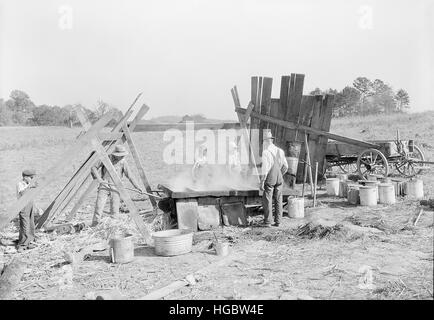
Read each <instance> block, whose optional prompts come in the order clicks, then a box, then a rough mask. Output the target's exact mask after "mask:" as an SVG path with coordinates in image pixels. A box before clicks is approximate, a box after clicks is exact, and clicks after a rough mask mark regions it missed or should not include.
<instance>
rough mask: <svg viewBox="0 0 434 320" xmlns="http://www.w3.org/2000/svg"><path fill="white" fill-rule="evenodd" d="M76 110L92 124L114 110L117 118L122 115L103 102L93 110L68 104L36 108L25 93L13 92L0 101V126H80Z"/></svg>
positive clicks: (99, 102) (79, 105)
mask: <svg viewBox="0 0 434 320" xmlns="http://www.w3.org/2000/svg"><path fill="white" fill-rule="evenodd" d="M76 108H81V109H82V110H83V111H84V113H85V114H86V116H87V118H88V119H89V121H91V122H92V123H94V122H95V121H97V120H98V119H99V118H101V117H102V116H103V115H104V114H105V113H107V112H109V111H111V110H114V111H115V112H116V113H117V116H118V117H119V116H121V115H122V112H121V111H120V110H119V109H117V108H116V107H114V106H112V105H110V104H109V103H107V102H104V101H103V100H98V101H97V102H96V105H95V106H94V108H93V110H92V109H89V108H86V107H84V106H82V105H81V104H74V105H72V104H68V105H65V106H63V107H59V106H49V105H46V104H42V105H38V106H37V105H35V104H34V103H33V101H32V100H31V99H30V97H29V95H28V94H27V93H25V92H24V91H21V90H13V91H12V92H11V94H10V95H9V99H7V100H4V99H0V126H14V125H19V126H67V127H71V128H72V127H74V126H81V124H80V121H79V120H78V118H77V114H76V112H75V109H76ZM114 123H115V120H112V121H111V122H110V123H109V124H108V125H113V124H114Z"/></svg>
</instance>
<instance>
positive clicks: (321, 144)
mask: <svg viewBox="0 0 434 320" xmlns="http://www.w3.org/2000/svg"><path fill="white" fill-rule="evenodd" d="M333 100H334V95H329V94H327V95H326V96H325V97H324V100H323V103H322V110H321V117H320V122H319V128H318V129H320V130H323V131H326V132H329V131H330V125H331V120H332V114H333ZM327 142H328V138H327V137H324V136H319V137H318V144H317V148H316V152H315V158H314V159H315V160H314V162H315V161H317V162H318V173H319V176H320V177H321V178H322V176H323V172H324V170H325V167H324V165H325V154H326V150H327ZM314 162H313V163H314Z"/></svg>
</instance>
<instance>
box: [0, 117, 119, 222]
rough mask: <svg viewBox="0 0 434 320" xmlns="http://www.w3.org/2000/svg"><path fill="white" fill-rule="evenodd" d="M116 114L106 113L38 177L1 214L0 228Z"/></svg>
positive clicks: (52, 179)
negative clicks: (32, 185) (32, 186)
mask: <svg viewBox="0 0 434 320" xmlns="http://www.w3.org/2000/svg"><path fill="white" fill-rule="evenodd" d="M114 116H115V113H114V112H109V113H107V114H105V115H104V116H103V117H102V118H101V119H100V120H98V121H97V122H96V123H95V124H94V125H93V126H92V128H90V129H89V130H88V131H87V132H86V133H85V134H83V135H82V136H80V137H79V138H78V139H77V140H76V142H75V144H74V145H73V147H72V148H70V149H69V150H68V151H66V152H65V153H64V154H63V157H62V158H61V159H60V160H59V161H58V162H56V164H55V165H54V166H53V167H51V168H50V169H49V170H48V171H47V172H46V173H44V174H42V175H40V176H39V177H37V178H36V181H38V186H37V187H36V188H32V189H30V190H29V191H28V192H26V193H25V194H23V196H22V197H20V198H19V199H18V200H17V201H16V202H14V204H13V205H12V206H11V207H10V208H8V210H7V211H6V214H3V215H1V216H0V228H2V227H4V226H5V225H7V224H8V223H9V222H10V221H11V219H12V218H13V217H15V216H16V215H17V214H18V213H19V212H20V210H21V209H23V208H24V207H25V206H26V205H27V204H28V203H29V202H30V201H32V200H33V199H34V198H36V197H37V196H38V195H40V194H41V192H42V191H43V190H44V189H45V188H46V187H47V186H48V185H49V184H50V183H52V182H53V181H55V180H56V178H58V177H59V176H60V175H61V172H62V169H63V168H64V167H65V166H68V165H70V164H71V163H72V160H73V159H74V158H75V156H76V155H77V154H78V153H79V152H80V150H82V149H83V148H84V147H85V146H86V144H87V143H89V140H90V139H92V138H94V137H96V136H97V134H98V132H99V131H100V130H101V129H102V128H104V126H105V125H106V124H107V123H109V122H110V121H111V120H112V119H113V118H114Z"/></svg>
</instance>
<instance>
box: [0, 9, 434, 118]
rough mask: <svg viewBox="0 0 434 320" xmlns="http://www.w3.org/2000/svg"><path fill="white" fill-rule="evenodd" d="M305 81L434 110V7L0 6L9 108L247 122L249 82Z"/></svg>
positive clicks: (3, 83)
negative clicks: (106, 106)
mask: <svg viewBox="0 0 434 320" xmlns="http://www.w3.org/2000/svg"><path fill="white" fill-rule="evenodd" d="M290 73H303V74H305V85H304V94H308V93H309V91H311V90H313V89H314V88H316V87H319V88H321V89H327V88H335V89H339V90H340V89H342V88H343V87H345V86H346V85H351V84H352V82H353V80H354V79H355V78H357V77H358V76H365V77H367V78H369V79H372V80H374V79H376V78H379V79H381V80H383V81H385V82H386V83H388V84H390V85H391V86H392V88H393V89H395V90H397V89H399V88H403V89H405V90H407V92H408V93H409V95H410V99H411V109H412V110H413V111H424V110H434V90H433V88H434V1H431V0H377V1H372V0H363V1H362V0H331V1H320V0H317V1H313V0H291V1H290V0H218V1H217V0H213V1H211V0H182V1H179V0H178V1H169V0H146V1H138V0H137V1H136V0H126V1H120V0H92V1H89V0H88V1H84V0H69V1H68V0H62V1H58V0H39V1H31V0H28V1H24V0H0V98H4V99H7V98H8V96H9V94H10V92H11V90H13V89H20V90H23V91H25V92H26V93H28V94H29V95H30V98H31V99H32V101H33V102H35V104H37V105H39V104H49V105H59V106H64V105H66V104H74V103H82V104H83V105H85V106H86V107H89V108H93V107H94V106H95V105H96V102H97V100H98V99H102V100H104V101H106V102H108V103H110V104H112V105H113V106H116V107H118V108H119V109H121V110H126V109H127V108H128V106H129V105H130V104H131V102H132V101H133V100H134V98H135V96H136V95H137V94H138V93H139V92H143V96H142V98H141V99H140V101H139V103H146V104H147V105H148V106H150V111H149V113H148V114H147V115H146V116H145V118H152V117H156V116H161V115H185V114H195V113H202V114H204V115H206V116H207V117H209V118H217V119H236V114H235V112H234V108H233V101H232V97H231V94H230V88H231V87H232V86H233V85H237V87H238V91H239V95H240V100H241V104H242V106H247V104H248V102H249V99H250V77H251V76H268V77H272V78H273V93H272V97H273V98H278V96H279V91H280V89H279V88H280V77H281V76H282V75H289V74H290Z"/></svg>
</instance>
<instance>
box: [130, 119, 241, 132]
mask: <svg viewBox="0 0 434 320" xmlns="http://www.w3.org/2000/svg"><path fill="white" fill-rule="evenodd" d="M186 128H187V126H186V123H147V122H145V121H143V122H142V121H139V123H138V124H137V126H136V127H135V129H134V130H130V131H131V132H133V131H134V132H147V131H166V130H169V129H177V130H186ZM193 128H194V130H200V129H210V130H220V129H239V128H240V124H239V123H238V122H209V123H207V122H205V123H199V122H193Z"/></svg>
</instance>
